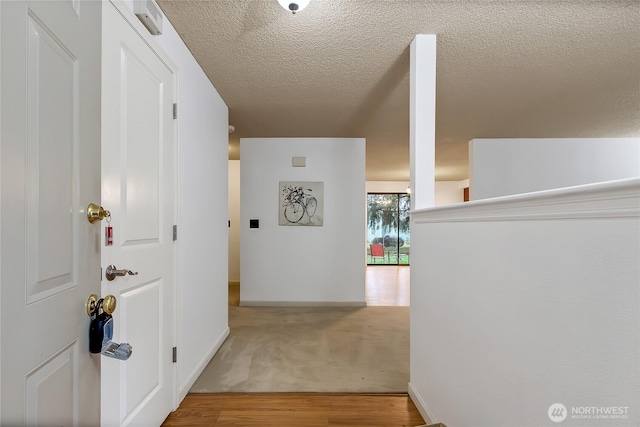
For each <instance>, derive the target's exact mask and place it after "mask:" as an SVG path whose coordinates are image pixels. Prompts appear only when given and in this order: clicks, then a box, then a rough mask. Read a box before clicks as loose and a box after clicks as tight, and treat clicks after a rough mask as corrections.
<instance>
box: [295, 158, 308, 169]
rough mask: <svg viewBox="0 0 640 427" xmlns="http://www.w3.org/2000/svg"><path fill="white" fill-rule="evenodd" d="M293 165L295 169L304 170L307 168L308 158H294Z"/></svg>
mask: <svg viewBox="0 0 640 427" xmlns="http://www.w3.org/2000/svg"><path fill="white" fill-rule="evenodd" d="M291 164H293V167H294V168H304V167H306V166H307V158H306V157H292V158H291Z"/></svg>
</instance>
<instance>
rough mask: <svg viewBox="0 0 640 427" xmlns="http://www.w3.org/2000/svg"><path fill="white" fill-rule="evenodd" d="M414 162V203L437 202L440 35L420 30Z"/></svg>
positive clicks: (415, 51) (414, 64)
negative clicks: (437, 73) (436, 162)
mask: <svg viewBox="0 0 640 427" xmlns="http://www.w3.org/2000/svg"><path fill="white" fill-rule="evenodd" d="M410 67H411V83H410V87H409V90H410V111H411V113H410V136H409V138H410V162H411V191H412V195H411V207H412V208H413V209H422V208H430V207H433V206H434V204H435V159H436V36H435V35H434V34H418V35H416V37H415V38H414V39H413V41H412V42H411V66H410Z"/></svg>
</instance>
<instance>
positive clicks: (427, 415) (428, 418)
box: [409, 383, 437, 424]
mask: <svg viewBox="0 0 640 427" xmlns="http://www.w3.org/2000/svg"><path fill="white" fill-rule="evenodd" d="M409 397H410V398H411V400H412V401H413V404H414V405H416V408H418V412H420V415H422V418H424V421H425V423H426V424H433V423H435V422H437V421H436V417H434V416H433V413H432V412H431V411H430V410H429V407H428V406H427V404H426V403H425V401H424V400H422V397H421V396H420V395H419V394H418V392H417V391H416V390H415V389H414V388H413V386H412V385H411V383H409Z"/></svg>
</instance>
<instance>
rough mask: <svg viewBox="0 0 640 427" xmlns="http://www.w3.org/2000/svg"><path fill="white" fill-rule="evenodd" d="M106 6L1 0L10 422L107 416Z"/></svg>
mask: <svg viewBox="0 0 640 427" xmlns="http://www.w3.org/2000/svg"><path fill="white" fill-rule="evenodd" d="M100 17H101V8H100V5H99V3H95V2H80V1H78V0H75V1H43V2H32V1H2V2H0V20H1V23H0V40H1V43H2V45H1V48H0V52H1V63H2V66H1V72H0V75H1V80H0V98H1V101H0V102H1V103H0V110H1V112H2V114H1V132H0V141H1V142H0V157H1V161H0V170H1V175H2V180H1V187H0V192H1V193H0V194H1V196H2V208H1V213H0V217H1V222H0V223H1V227H0V229H1V236H2V237H1V239H0V241H1V248H0V252H1V257H0V258H1V270H2V273H1V280H2V284H1V288H0V297H1V307H2V309H1V321H0V323H1V349H2V358H1V369H0V375H1V381H0V382H1V384H2V385H1V395H2V400H1V408H0V410H1V411H0V425H3V426H4V425H29V426H31V425H59V426H62V425H63V426H71V425H96V424H97V423H98V422H99V419H100V407H99V404H100V385H99V384H100V364H99V357H98V356H92V355H90V353H89V343H88V329H89V321H90V318H89V317H88V316H87V312H86V308H85V304H86V301H87V298H88V296H89V295H90V294H92V293H99V290H100V281H99V278H98V276H99V272H100V234H99V226H98V225H97V224H90V223H89V222H88V221H87V217H86V207H87V205H88V204H89V203H91V202H93V203H99V199H100V184H99V179H100V130H99V129H100V31H99V29H97V28H96V26H95V22H99V21H100Z"/></svg>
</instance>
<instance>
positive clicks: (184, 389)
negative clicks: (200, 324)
mask: <svg viewBox="0 0 640 427" xmlns="http://www.w3.org/2000/svg"><path fill="white" fill-rule="evenodd" d="M230 332H231V330H230V329H229V327H228V326H227V328H226V329H225V330H224V331H223V332H222V334H220V336H219V337H218V339H217V340H216V341H215V342H214V343H213V346H211V348H210V349H209V351H207V353H206V354H205V355H204V357H203V358H202V360H200V362H199V363H198V364H197V365H196V367H195V369H194V370H193V371H192V372H191V374H190V375H189V377H187V379H186V380H185V382H184V384H182V385H181V386H180V389H179V390H178V406H180V403H181V402H182V401H183V400H184V398H185V397H186V396H187V393H189V390H191V387H193V384H195V382H196V380H197V379H198V377H200V375H201V374H202V371H204V368H206V367H207V365H208V364H209V362H211V359H213V356H215V355H216V353H217V352H218V350H219V349H220V347H221V346H222V344H223V343H224V341H225V340H226V339H227V337H228V336H229V333H230Z"/></svg>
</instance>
